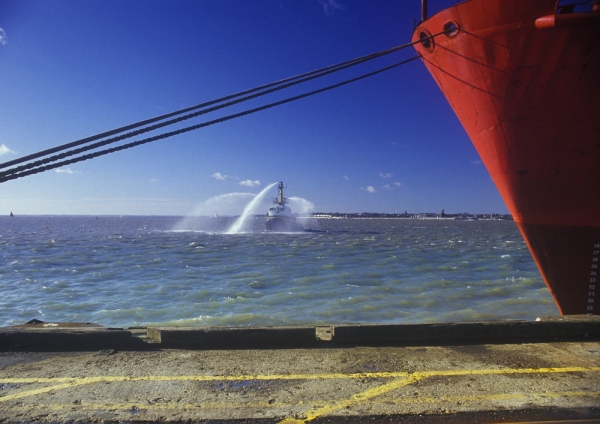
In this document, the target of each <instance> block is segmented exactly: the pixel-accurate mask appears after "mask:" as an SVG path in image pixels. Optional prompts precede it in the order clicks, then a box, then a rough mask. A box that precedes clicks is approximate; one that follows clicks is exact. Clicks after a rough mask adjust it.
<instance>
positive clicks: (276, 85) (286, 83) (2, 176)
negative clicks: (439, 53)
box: [0, 31, 446, 183]
mask: <svg viewBox="0 0 600 424" xmlns="http://www.w3.org/2000/svg"><path fill="white" fill-rule="evenodd" d="M445 32H446V31H442V32H440V33H437V34H433V35H431V36H429V37H427V38H430V39H433V38H435V37H437V36H439V35H441V34H444V33H445ZM421 42H423V40H422V39H420V40H417V41H413V42H411V43H407V44H403V45H400V46H396V47H393V48H390V49H386V50H382V51H380V52H377V53H373V54H369V55H365V56H361V57H359V58H356V59H352V60H348V61H345V62H342V63H338V64H336V65H330V66H327V67H325V68H320V69H318V70H314V71H310V72H306V73H303V74H300V75H296V76H293V77H289V78H285V79H283V80H279V81H276V82H273V83H269V84H265V85H262V86H259V87H255V88H252V89H248V90H244V91H242V92H239V93H235V94H232V95H228V96H224V97H221V98H219V99H215V100H211V101H208V102H205V103H202V104H199V105H195V106H191V107H188V108H185V109H181V110H179V111H175V112H171V113H168V114H165V115H161V116H159V117H155V118H151V119H147V120H144V121H140V122H137V123H135V124H131V125H127V126H125V127H121V128H117V129H115V130H111V131H107V132H104V133H101V134H98V135H95V136H91V137H87V138H84V139H80V140H77V141H74V142H71V143H67V144H64V145H61V146H57V147H55V148H52V149H47V150H44V151H41V152H38V153H36V154H32V155H28V156H25V157H22V158H19V159H15V160H13V161H8V162H5V163H2V164H0V168H3V167H7V166H11V165H14V164H17V163H22V162H26V161H27V160H32V159H33V158H37V157H41V156H44V155H47V154H51V153H54V152H57V151H61V150H65V149H68V148H71V147H74V146H78V145H82V144H85V143H90V142H91V141H94V140H97V139H101V138H104V137H107V136H109V135H114V134H117V133H119V132H123V131H127V130H129V129H133V128H137V127H140V126H143V125H147V124H148V123H153V122H157V121H160V120H163V119H166V118H169V117H172V116H177V115H179V114H182V113H185V112H189V111H191V110H196V109H199V108H202V107H206V106H210V105H214V104H218V103H220V102H224V101H226V100H229V99H234V98H236V97H240V96H243V95H244V94H249V93H255V94H251V95H249V96H245V97H241V98H239V99H237V100H232V101H229V102H226V103H222V104H220V105H217V106H213V107H212V108H208V109H204V110H200V111H198V112H194V113H191V114H188V115H184V116H181V117H179V118H175V119H171V120H168V121H165V122H162V123H159V124H155V125H152V126H149V127H146V128H141V129H138V130H136V131H132V132H129V133H126V134H123V135H120V136H118V137H113V138H110V139H106V140H102V141H100V142H97V143H94V144H91V145H88V146H85V147H81V148H79V149H74V150H71V151H68V152H64V153H61V154H58V155H54V156H51V157H49V158H45V159H42V160H39V161H35V162H31V163H28V164H25V165H22V166H19V167H16V168H12V169H8V170H6V171H3V172H0V183H2V182H5V181H9V180H13V179H17V178H21V177H24V176H27V175H32V174H37V173H40V172H44V171H47V170H50V169H55V168H59V167H61V166H64V165H68V164H71V163H76V162H81V161H84V160H88V159H92V158H95V157H98V156H102V155H106V154H108V153H113V152H117V151H120V150H124V149H128V148H131V147H135V146H139V145H141V144H146V143H149V142H151V141H156V140H161V139H164V138H168V137H172V136H174V135H178V134H182V133H185V132H188V131H193V130H195V129H199V128H203V127H206V126H209V125H213V124H216V123H219V122H224V121H228V120H230V119H234V118H237V117H241V116H245V115H248V114H251V113H255V112H258V111H261V110H265V109H269V108H272V107H274V106H278V105H281V104H285V103H289V102H291V101H294V100H298V99H301V98H304V97H308V96H312V95H314V94H318V93H321V92H324V91H327V90H331V89H333V88H337V87H340V86H342V85H346V84H348V83H350V82H354V81H358V80H361V79H364V78H366V77H369V76H372V75H375V74H378V73H380V72H383V71H386V70H389V69H392V68H395V67H397V66H400V65H402V64H405V63H408V62H410V61H412V60H415V59H417V58H418V57H419V56H418V55H417V56H415V57H412V58H410V59H408V60H405V61H402V62H399V63H396V64H394V65H391V66H388V67H385V68H382V69H379V70H377V71H373V72H369V73H367V74H364V75H361V76H359V77H356V78H352V79H349V80H346V81H343V82H341V83H337V84H333V85H330V86H328V87H324V88H322V89H318V90H314V91H311V92H308V93H305V94H302V95H298V96H294V97H290V98H288V99H284V100H282V101H278V102H273V103H270V104H267V105H264V106H261V107H257V108H254V109H249V110H246V111H243V112H240V113H236V114H232V115H228V116H225V117H223V118H219V119H215V120H212V121H208V122H205V123H202V124H198V125H193V126H190V127H186V128H183V129H180V130H177V131H172V132H167V133H164V134H160V135H157V136H153V137H149V138H146V139H143V140H139V141H136V142H132V143H128V144H125V145H122V146H119V147H115V148H111V149H106V150H102V151H99V152H95V153H91V154H87V155H82V156H78V157H76V158H74V159H70V160H64V161H61V162H56V161H59V160H61V159H64V158H66V157H69V156H74V155H77V154H80V153H83V152H85V151H88V150H93V149H97V148H100V147H103V146H106V145H107V144H111V143H115V142H118V141H122V140H124V139H127V138H131V137H134V136H138V135H141V134H143V133H146V132H149V131H153V130H156V129H158V128H162V127H165V126H167V125H172V124H174V123H177V122H181V121H183V120H186V119H190V118H193V117H196V116H199V115H202V114H206V113H209V112H213V111H216V110H219V109H222V108H225V107H229V106H232V105H235V104H238V103H242V102H244V101H248V100H250V99H254V98H257V97H260V96H263V95H266V94H270V93H273V92H276V91H279V90H282V89H284V88H289V87H291V86H293V85H296V84H301V83H303V82H306V81H309V80H312V79H315V78H319V77H321V76H325V75H328V74H331V73H333V72H337V71H339V70H342V69H346V68H349V67H351V66H355V65H358V64H361V63H364V62H366V61H369V60H372V59H375V58H378V57H381V56H384V55H387V54H390V53H393V52H396V51H399V50H401V49H404V48H407V47H410V46H412V45H414V44H417V43H421ZM260 90H262V91H260ZM257 91H258V92H257ZM52 162H56V163H53V164H52ZM46 164H48V165H46ZM43 165H46V166H43ZM27 170H29V171H27Z"/></svg>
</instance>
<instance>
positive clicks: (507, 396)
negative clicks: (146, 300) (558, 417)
mask: <svg viewBox="0 0 600 424" xmlns="http://www.w3.org/2000/svg"><path fill="white" fill-rule="evenodd" d="M532 396H535V397H542V398H543V397H548V398H559V397H570V398H585V397H591V398H599V397H600V391H589V392H588V391H570V392H546V393H543V394H527V393H497V394H489V395H475V396H441V397H425V396H419V397H418V398H415V399H407V398H402V399H387V400H386V401H385V402H377V401H373V402H372V403H373V404H374V405H380V404H383V403H385V404H386V405H390V403H393V404H395V405H406V404H421V403H423V404H424V403H431V404H437V403H440V401H443V402H448V403H453V404H456V402H469V401H485V400H513V399H521V400H527V399H529V398H531V397H532ZM327 404H328V402H327V401H320V400H316V399H315V400H312V401H311V402H310V403H306V402H305V403H304V404H303V406H309V407H311V408H315V409H316V408H323V407H325V406H326V405H327ZM134 406H135V407H137V408H139V409H140V411H142V412H143V411H149V410H161V411H168V410H177V409H195V408H202V409H203V410H208V409H211V410H219V409H223V410H229V409H236V410H240V409H244V408H246V409H252V408H256V409H264V408H291V407H296V406H298V403H297V402H290V403H283V402H276V403H274V404H270V403H268V402H236V401H233V400H231V399H227V400H224V401H223V402H201V403H182V402H152V403H148V402H121V403H116V402H110V403H97V402H96V403H89V402H81V403H76V404H75V403H68V404H64V403H47V404H39V403H36V404H35V407H36V408H42V409H45V410H48V411H56V412H60V411H64V410H69V411H72V410H74V409H79V410H86V411H94V410H101V411H107V410H111V409H112V410H131V409H133V407H134ZM284 422H285V423H293V422H294V421H293V420H291V419H286V420H284ZM298 422H303V420H299V421H298Z"/></svg>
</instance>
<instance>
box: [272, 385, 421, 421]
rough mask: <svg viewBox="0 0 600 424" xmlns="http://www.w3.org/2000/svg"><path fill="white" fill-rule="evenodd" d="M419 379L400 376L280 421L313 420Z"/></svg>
mask: <svg viewBox="0 0 600 424" xmlns="http://www.w3.org/2000/svg"><path fill="white" fill-rule="evenodd" d="M417 380H419V379H418V378H417V377H414V376H410V377H408V378H398V379H395V380H393V381H390V382H389V383H386V384H382V385H380V386H377V387H373V388H372V389H369V390H365V391H364V392H362V393H357V394H355V395H352V397H351V398H350V399H343V400H338V401H335V402H334V403H332V404H331V405H325V406H323V407H321V408H317V409H313V410H312V411H308V412H306V413H305V414H304V416H305V418H304V419H296V418H286V419H284V420H282V421H280V423H282V424H300V423H306V422H308V421H312V420H314V419H315V418H318V417H321V416H323V415H327V414H330V413H332V412H333V411H337V410H338V409H343V408H345V407H347V406H350V405H352V404H353V403H359V402H363V401H365V400H368V399H371V398H373V397H375V396H379V395H382V394H384V393H387V392H389V391H391V390H395V389H399V388H400V387H405V386H408V385H409V384H413V383H414V382H416V381H417Z"/></svg>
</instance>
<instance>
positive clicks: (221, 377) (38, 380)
mask: <svg viewBox="0 0 600 424" xmlns="http://www.w3.org/2000/svg"><path fill="white" fill-rule="evenodd" d="M409 375H410V373H408V372H374V373H353V374H344V373H329V374H265V375H233V376H231V375H142V376H137V377H132V376H122V375H115V376H110V375H108V376H98V377H51V378H45V377H41V378H36V377H32V378H19V377H13V378H0V383H13V384H16V383H57V382H70V381H74V380H78V381H84V382H86V384H87V380H93V381H91V382H96V381H101V382H114V381H247V380H325V379H358V378H399V377H408V376H409Z"/></svg>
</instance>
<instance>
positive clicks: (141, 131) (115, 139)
mask: <svg viewBox="0 0 600 424" xmlns="http://www.w3.org/2000/svg"><path fill="white" fill-rule="evenodd" d="M401 48H405V46H398V47H394V48H392V49H388V50H384V51H382V52H379V53H375V54H372V55H368V56H363V57H361V58H357V59H353V60H351V61H347V62H344V63H342V64H337V65H332V66H329V67H327V68H322V69H326V70H317V71H311V72H309V73H306V74H303V75H307V74H310V75H308V76H306V77H304V78H301V79H297V78H299V76H296V77H292V79H295V81H294V82H289V83H287V84H280V83H279V84H280V85H277V86H275V87H272V88H269V89H266V90H263V91H260V92H258V93H256V94H252V95H249V96H246V97H241V98H238V99H236V100H231V101H229V102H226V103H221V104H219V105H217V106H213V107H211V108H208V109H203V110H200V111H198V112H194V113H190V114H188V115H184V116H181V117H179V118H175V119H171V120H169V121H165V122H162V123H159V124H155V125H152V126H149V127H145V128H141V129H138V130H136V131H132V132H129V133H125V134H122V135H120V136H117V137H113V138H109V139H106V140H102V141H99V142H96V143H94V144H91V145H87V146H85V147H80V148H78V149H74V150H70V151H67V152H64V153H60V154H58V155H54V156H50V157H47V158H44V159H40V160H38V161H35V162H30V163H27V164H25V165H21V166H18V167H16V168H11V169H8V170H6V171H2V172H0V178H4V177H7V176H9V175H12V174H16V173H20V172H22V171H25V170H27V169H31V168H35V167H38V166H41V165H44V164H47V163H52V162H55V161H57V160H61V159H64V158H67V157H69V156H73V155H76V154H80V153H83V152H86V151H88V150H93V149H97V148H100V147H103V146H106V145H108V144H111V143H116V142H118V141H122V140H125V139H127V138H131V137H135V136H138V135H141V134H144V133H147V132H150V131H154V130H156V129H159V128H162V127H165V126H168V125H173V124H175V123H178V122H181V121H184V120H187V119H191V118H194V117H197V116H200V115H203V114H206V113H210V112H214V111H216V110H219V109H223V108H226V107H229V106H233V105H236V104H238V103H242V102H245V101H248V100H251V99H254V98H257V97H261V96H264V95H266V94H271V93H274V92H276V91H279V90H283V89H284V88H289V87H291V86H293V85H297V84H301V83H303V82H306V81H310V80H312V79H316V78H319V77H322V76H325V75H328V74H331V73H334V72H337V71H339V70H342V69H346V68H349V67H351V66H354V65H357V64H359V63H364V62H366V61H368V60H372V59H373V58H376V57H381V56H383V55H385V54H389V53H391V52H393V51H397V50H399V49H401ZM268 85H269V84H268ZM271 85H272V84H271ZM249 91H255V89H251V90H246V92H249ZM227 97H230V96H227ZM215 102H217V101H211V102H207V103H210V104H213V103H215ZM87 142H89V140H88V141H87ZM74 143H77V144H82V143H81V142H74ZM71 144H72V143H69V145H71ZM64 146H67V145H64ZM61 147H63V146H61ZM1 181H2V180H0V182H1Z"/></svg>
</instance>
